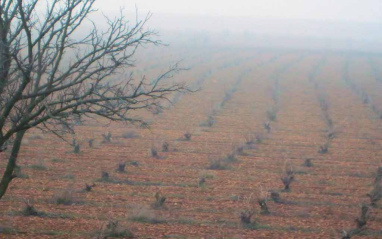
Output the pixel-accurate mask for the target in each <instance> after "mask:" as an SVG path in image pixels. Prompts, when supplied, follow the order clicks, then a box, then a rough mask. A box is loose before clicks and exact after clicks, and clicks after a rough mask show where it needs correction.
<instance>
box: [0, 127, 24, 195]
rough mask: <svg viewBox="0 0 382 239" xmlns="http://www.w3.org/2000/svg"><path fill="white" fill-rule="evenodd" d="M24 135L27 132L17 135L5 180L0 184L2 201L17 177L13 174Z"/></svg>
mask: <svg viewBox="0 0 382 239" xmlns="http://www.w3.org/2000/svg"><path fill="white" fill-rule="evenodd" d="M24 134H25V131H20V132H18V133H17V134H16V139H15V141H14V142H13V146H12V152H11V155H10V156H9V159H8V164H7V168H6V169H5V172H4V174H3V178H2V179H1V182H0V199H1V198H2V197H3V196H4V194H5V192H6V191H7V188H8V185H9V183H10V182H11V181H12V179H13V178H14V177H15V175H14V174H13V170H14V169H15V167H16V159H17V156H18V154H19V151H20V146H21V141H22V140H23V137H24Z"/></svg>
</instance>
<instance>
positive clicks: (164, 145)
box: [162, 142, 170, 152]
mask: <svg viewBox="0 0 382 239" xmlns="http://www.w3.org/2000/svg"><path fill="white" fill-rule="evenodd" d="M169 149H170V145H169V143H167V142H163V144H162V152H168V151H169Z"/></svg>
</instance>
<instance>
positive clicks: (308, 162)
mask: <svg viewBox="0 0 382 239" xmlns="http://www.w3.org/2000/svg"><path fill="white" fill-rule="evenodd" d="M303 165H304V166H305V167H308V168H310V167H313V163H312V159H311V158H307V159H305V161H304V164H303Z"/></svg>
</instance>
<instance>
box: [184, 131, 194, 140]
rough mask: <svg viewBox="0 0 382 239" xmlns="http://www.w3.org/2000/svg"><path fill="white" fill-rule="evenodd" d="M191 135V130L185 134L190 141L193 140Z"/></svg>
mask: <svg viewBox="0 0 382 239" xmlns="http://www.w3.org/2000/svg"><path fill="white" fill-rule="evenodd" d="M191 136H192V134H191V133H190V132H186V133H185V134H184V138H185V139H186V140H187V141H190V140H191Z"/></svg>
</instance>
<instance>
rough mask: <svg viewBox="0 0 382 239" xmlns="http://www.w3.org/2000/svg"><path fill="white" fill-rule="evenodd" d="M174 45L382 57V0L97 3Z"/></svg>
mask: <svg viewBox="0 0 382 239" xmlns="http://www.w3.org/2000/svg"><path fill="white" fill-rule="evenodd" d="M120 6H121V7H124V11H125V12H126V14H127V15H128V16H129V17H130V18H131V19H134V18H135V16H134V11H135V6H136V7H137V8H138V10H139V14H140V16H142V17H143V16H144V15H145V14H147V13H148V12H149V11H150V12H151V13H153V17H152V19H151V21H150V23H149V26H150V27H152V28H154V29H157V30H158V31H159V32H160V33H161V35H162V36H163V37H162V38H163V39H164V40H165V41H167V42H170V43H171V44H173V45H179V46H181V45H191V46H192V45H194V46H195V45H198V46H204V47H208V46H226V47H267V48H303V49H319V50H320V49H329V50H352V51H361V52H370V53H378V52H382V31H381V29H382V1H380V0H363V1H361V0H336V1H334V0H316V1H309V0H288V1H286V0H266V1H264V0H261V1H260V0H256V1H246V0H236V1H216V0H212V1H211V0H210V1H207V0H204V1H203V0H194V1H175V0H161V1H157V0H139V1H135V2H134V1H130V0H98V1H97V4H96V7H97V8H98V9H99V10H101V11H102V12H104V13H105V14H106V15H109V16H112V15H115V14H117V13H118V10H119V7H120Z"/></svg>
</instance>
